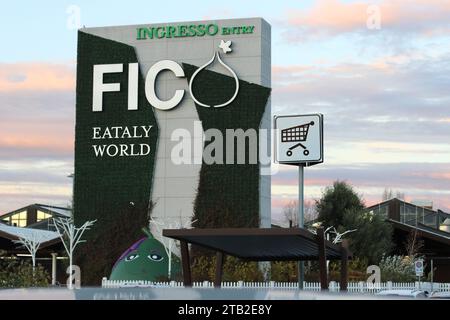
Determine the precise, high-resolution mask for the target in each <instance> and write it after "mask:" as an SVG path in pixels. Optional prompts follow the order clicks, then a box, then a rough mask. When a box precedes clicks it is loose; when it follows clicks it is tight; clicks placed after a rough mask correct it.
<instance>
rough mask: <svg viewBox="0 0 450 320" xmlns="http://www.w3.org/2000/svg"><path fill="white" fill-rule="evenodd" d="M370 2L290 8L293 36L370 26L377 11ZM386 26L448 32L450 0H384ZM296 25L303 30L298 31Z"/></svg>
mask: <svg viewBox="0 0 450 320" xmlns="http://www.w3.org/2000/svg"><path fill="white" fill-rule="evenodd" d="M370 5H371V4H370V3H364V2H352V3H346V2H343V1H340V0H319V1H317V2H316V3H315V5H314V6H313V7H311V8H310V9H308V10H289V12H288V13H287V23H288V25H289V26H290V27H292V28H293V29H292V30H291V32H290V33H289V35H288V38H289V39H290V40H299V39H304V38H307V37H311V36H326V35H328V36H329V35H336V34H341V33H348V32H354V31H361V30H367V31H370V30H368V29H367V21H368V19H370V18H371V17H373V16H375V14H377V13H375V12H376V11H374V10H373V8H374V7H373V6H372V7H370ZM376 7H377V8H378V9H379V11H378V12H379V13H380V22H381V29H382V30H391V31H401V32H418V33H420V34H422V35H424V36H432V35H436V34H438V35H439V34H443V33H446V32H447V33H448V25H449V19H448V17H449V14H450V2H449V1H438V0H384V1H381V2H379V3H378V4H377V6H376ZM296 29H297V31H298V32H299V33H297V32H296Z"/></svg>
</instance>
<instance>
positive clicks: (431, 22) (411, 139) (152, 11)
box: [0, 0, 450, 219]
mask: <svg viewBox="0 0 450 320" xmlns="http://www.w3.org/2000/svg"><path fill="white" fill-rule="evenodd" d="M198 3H200V2H198ZM255 3H256V2H251V1H241V0H239V1H234V0H228V1H225V2H224V1H220V2H219V1H217V2H202V4H201V5H195V4H193V3H192V2H187V1H175V0H171V1H166V2H158V4H157V5H155V4H151V2H149V1H120V2H119V1H117V2H112V1H58V2H54V1H39V2H37V1H36V2H35V1H33V2H32V1H8V2H7V3H4V4H2V10H1V12H0V21H1V24H2V28H0V39H1V41H2V49H1V51H0V52H1V53H0V214H1V213H5V212H8V211H10V210H13V209H16V208H18V207H21V206H25V205H27V204H30V203H35V202H40V203H49V204H57V205H65V204H67V203H68V202H69V199H70V197H71V190H72V185H71V179H70V178H68V177H67V175H68V174H69V173H71V172H72V171H73V145H74V113H75V112H74V111H75V110H74V104H75V69H76V29H75V28H74V25H75V24H74V22H76V19H75V20H74V19H73V17H74V15H73V14H74V13H76V12H79V14H80V15H79V17H80V23H81V25H85V26H87V27H93V26H104V25H120V24H138V23H158V22H168V21H174V22H176V21H186V20H202V19H219V18H240V17H254V16H260V17H263V18H265V19H266V20H267V21H269V23H271V25H272V87H273V97H272V109H273V113H274V114H282V113H283V114H287V113H316V112H320V113H323V114H324V115H325V163H324V164H322V165H318V166H315V167H311V168H308V169H307V170H306V197H307V198H308V199H317V198H318V197H320V195H321V192H322V191H323V189H324V188H325V187H326V186H328V185H330V184H331V183H332V182H333V181H334V180H337V179H339V180H346V181H348V182H349V183H351V184H352V185H353V186H354V187H355V189H356V190H357V191H358V192H359V193H360V194H361V195H362V196H363V197H364V199H365V201H366V204H368V205H370V204H373V203H376V202H377V201H379V200H380V199H381V195H382V193H383V190H384V189H385V188H386V187H388V188H392V189H394V190H398V191H400V192H402V193H404V194H405V195H406V200H423V199H424V200H431V201H433V203H434V206H435V208H441V209H443V210H447V211H450V142H449V140H450V19H449V17H450V0H441V1H437V0H389V1H388V0H386V1H370V2H369V1H367V2H366V1H344V0H319V1H262V0H260V1H258V2H257V3H258V5H255ZM378 18H380V19H378ZM272 195H273V212H274V216H275V218H277V219H278V218H280V217H281V215H280V211H281V208H282V207H283V205H284V204H285V203H286V202H287V201H289V200H290V199H295V198H296V197H297V179H296V169H295V168H291V167H288V166H283V167H282V168H281V171H280V172H279V173H278V174H276V175H275V176H273V182H272Z"/></svg>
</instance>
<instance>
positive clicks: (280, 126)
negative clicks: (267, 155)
mask: <svg viewBox="0 0 450 320" xmlns="http://www.w3.org/2000/svg"><path fill="white" fill-rule="evenodd" d="M274 127H275V133H276V137H275V149H276V156H275V160H276V162H278V163H284V164H303V165H305V166H310V165H313V164H318V163H322V162H323V115H322V114H307V115H288V116H275V125H274Z"/></svg>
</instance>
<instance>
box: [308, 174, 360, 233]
mask: <svg viewBox="0 0 450 320" xmlns="http://www.w3.org/2000/svg"><path fill="white" fill-rule="evenodd" d="M316 207H317V212H318V214H319V216H318V218H319V221H322V223H323V225H324V226H325V227H329V226H334V227H336V228H337V227H338V226H340V225H342V221H343V219H344V213H345V212H346V211H347V210H350V209H351V210H359V211H362V210H364V203H363V201H362V200H361V198H360V196H359V195H358V194H357V193H356V192H355V191H354V190H353V188H352V187H351V186H350V185H349V184H347V183H346V182H344V181H335V182H334V183H333V186H331V187H327V188H326V189H325V192H324V193H323V195H322V198H321V199H319V200H318V201H317V202H316Z"/></svg>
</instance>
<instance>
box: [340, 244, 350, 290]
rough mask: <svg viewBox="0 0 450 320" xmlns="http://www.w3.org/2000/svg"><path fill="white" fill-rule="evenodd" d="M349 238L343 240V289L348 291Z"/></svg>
mask: <svg viewBox="0 0 450 320" xmlns="http://www.w3.org/2000/svg"><path fill="white" fill-rule="evenodd" d="M348 253H349V250H348V240H342V242H341V282H340V289H341V291H347V287H348Z"/></svg>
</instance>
